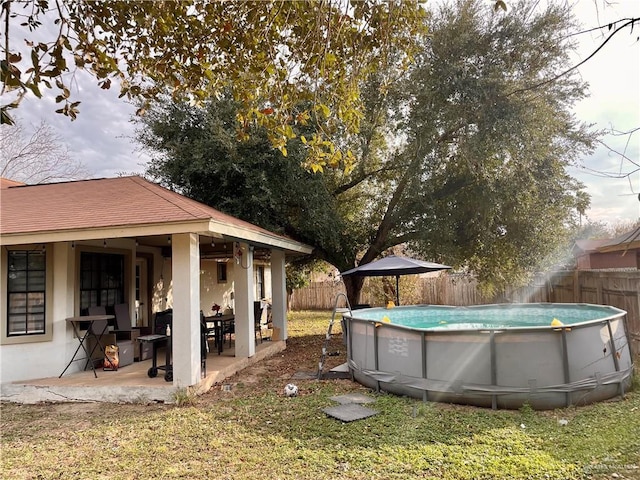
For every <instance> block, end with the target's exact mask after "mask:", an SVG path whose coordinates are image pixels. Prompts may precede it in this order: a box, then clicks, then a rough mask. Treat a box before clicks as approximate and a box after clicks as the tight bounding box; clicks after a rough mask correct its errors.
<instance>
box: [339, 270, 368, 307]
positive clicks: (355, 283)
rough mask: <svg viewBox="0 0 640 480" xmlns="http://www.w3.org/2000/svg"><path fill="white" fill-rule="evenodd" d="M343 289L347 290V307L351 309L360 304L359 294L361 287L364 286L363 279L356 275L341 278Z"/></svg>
mask: <svg viewBox="0 0 640 480" xmlns="http://www.w3.org/2000/svg"><path fill="white" fill-rule="evenodd" d="M342 281H343V282H344V286H345V289H346V290H347V298H348V299H349V305H351V308H353V307H355V306H356V305H358V304H360V293H361V292H362V286H363V285H364V277H359V276H357V275H347V276H345V277H342Z"/></svg>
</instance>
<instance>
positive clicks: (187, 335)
mask: <svg viewBox="0 0 640 480" xmlns="http://www.w3.org/2000/svg"><path fill="white" fill-rule="evenodd" d="M1 206H2V212H1V216H0V227H1V228H0V243H1V244H2V246H3V248H2V253H1V256H0V261H1V265H0V267H1V269H0V275H1V276H2V279H3V281H2V282H1V284H0V295H1V297H0V298H4V299H5V300H3V301H2V302H0V323H1V325H0V327H1V331H0V356H1V358H2V362H0V369H1V371H0V376H1V379H2V385H0V387H1V392H2V394H1V398H2V400H14V399H16V398H18V395H19V393H16V389H18V390H20V388H19V387H17V386H19V385H23V387H22V390H23V391H24V390H25V389H27V387H28V389H29V390H31V391H32V393H33V392H34V391H36V390H37V391H39V392H40V393H39V394H42V392H43V391H45V390H47V391H48V392H49V393H50V394H51V398H53V397H55V396H58V398H59V399H61V400H62V399H65V398H68V399H75V398H76V397H78V398H85V399H91V398H96V399H98V398H102V399H106V398H113V399H114V401H131V400H132V398H135V397H139V398H147V399H149V400H153V401H170V398H171V397H172V396H173V395H174V394H175V392H176V391H177V390H181V389H182V390H188V391H192V392H195V393H199V392H203V391H206V390H207V389H208V388H210V387H211V386H212V385H214V384H216V383H219V382H220V381H222V379H223V378H224V376H228V375H232V374H233V373H235V371H237V370H239V369H241V368H244V366H246V365H248V364H249V362H255V361H257V360H259V359H260V358H264V356H268V355H272V354H273V353H274V352H277V351H280V350H281V349H283V348H284V347H285V344H286V343H285V342H286V339H287V321H286V272H285V264H286V261H287V258H288V257H290V256H297V255H304V254H308V253H310V252H311V248H310V247H309V246H307V245H305V244H303V243H300V242H297V241H295V240H293V239H290V238H288V237H286V236H283V235H280V234H276V233H273V232H270V231H267V230H264V229H262V228H260V227H257V226H255V225H253V224H250V223H247V222H244V221H242V220H239V219H237V218H235V217H231V216H229V215H226V214H223V213H222V212H219V211H218V210H215V209H213V208H211V207H209V206H207V205H203V204H201V203H198V202H196V201H193V200H191V199H189V198H187V197H184V196H182V195H180V194H178V193H176V192H172V191H170V190H167V189H165V188H163V187H161V186H160V185H157V184H154V183H152V182H149V181H147V180H145V179H142V178H140V177H120V178H113V179H97V180H87V181H79V182H64V183H58V184H44V185H32V186H29V185H24V186H11V187H9V188H6V189H3V190H2V205H1ZM22 279H35V280H34V281H31V280H22ZM256 302H261V303H264V304H265V305H266V304H268V305H269V308H270V310H269V312H270V316H269V321H270V324H271V325H270V326H271V327H272V328H273V330H274V331H277V333H278V335H277V336H276V339H277V341H274V342H263V343H260V342H259V339H258V341H256V340H257V335H256V324H255V317H256V314H255V313H254V312H255V303H256ZM212 304H213V305H212ZM116 305H127V306H128V311H129V317H130V320H129V321H128V323H130V325H125V326H126V328H127V329H129V330H131V329H133V330H136V329H137V330H139V335H140V336H144V335H148V334H149V333H154V334H157V333H159V332H155V331H153V332H152V330H153V329H154V318H155V316H156V314H157V313H158V312H161V311H168V310H171V312H172V325H171V345H172V355H171V357H172V379H171V381H170V382H169V383H167V382H165V381H164V379H163V378H162V377H161V376H159V378H147V375H146V372H147V370H148V365H147V366H146V367H145V366H144V364H145V363H147V362H146V360H145V358H142V357H141V359H142V360H143V361H142V362H136V363H133V364H131V365H126V366H124V365H122V368H121V370H118V371H117V372H100V374H99V375H98V378H95V377H94V375H93V372H92V371H91V370H89V371H86V372H85V371H82V370H83V368H82V367H83V364H82V362H78V363H77V364H76V363H74V364H73V365H70V367H71V368H69V369H68V370H66V369H65V365H67V364H68V363H69V362H70V360H72V359H73V358H74V354H73V352H74V351H75V350H76V349H77V347H78V338H79V337H78V335H79V334H80V335H81V334H82V332H76V331H74V329H73V328H71V325H70V324H69V320H72V319H73V318H79V317H82V316H84V315H87V311H88V308H91V307H93V306H106V308H108V309H109V308H113V307H114V306H116ZM216 306H221V307H222V309H223V310H224V311H229V312H230V313H231V314H232V315H233V317H234V319H235V323H234V342H235V343H234V347H233V349H225V352H224V354H223V355H220V356H218V355H217V352H216V354H215V355H213V354H212V353H210V354H209V361H208V362H207V374H206V376H205V375H203V371H202V368H201V350H200V344H201V340H200V337H201V331H200V330H201V329H200V318H201V315H204V316H205V317H210V316H212V315H215V307H216ZM121 329H122V327H121V326H118V325H116V326H115V331H119V330H121ZM113 330H114V327H113V325H110V329H109V333H112V331H113ZM131 341H134V342H135V339H133V338H132V339H131ZM227 358H228V360H227ZM225 362H227V363H225ZM137 363H139V364H137ZM138 371H139V374H136V373H135V372H138ZM60 372H63V373H64V375H63V376H62V378H59V379H58V378H57V376H59V375H60ZM107 378H109V379H111V380H110V381H111V382H114V383H109V384H108V385H106V384H104V385H103V382H107V380H106V379H107ZM84 379H86V382H87V384H86V385H84V384H83V383H82V382H84V381H85V380H84ZM67 382H68V383H67ZM75 382H80V384H76V383H75ZM121 382H123V383H122V385H120V383H121ZM128 387H136V388H137V390H138V391H137V393H136V392H135V391H134V390H131V389H129V390H126V389H127V388H128ZM62 388H66V389H67V390H66V391H61V390H59V389H62ZM69 389H75V390H69ZM91 389H95V390H96V392H94V393H88V391H89V390H91ZM109 389H110V390H112V392H111V393H109V392H108V390H109ZM82 390H84V391H83V392H82ZM103 390H104V391H103ZM39 394H38V395H39ZM36 396H37V395H36ZM51 398H48V400H50V399H51ZM118 398H119V399H121V400H117V399H118Z"/></svg>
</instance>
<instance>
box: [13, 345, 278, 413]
mask: <svg viewBox="0 0 640 480" xmlns="http://www.w3.org/2000/svg"><path fill="white" fill-rule="evenodd" d="M285 347H286V343H285V342H284V341H277V342H272V341H265V342H262V343H258V344H257V345H256V353H255V355H254V356H253V357H251V358H236V357H235V348H234V347H233V346H232V347H231V348H225V350H224V351H223V352H222V354H221V355H218V353H217V352H209V355H208V356H207V364H206V370H207V371H206V376H203V378H202V379H201V381H200V383H199V384H198V385H197V386H194V387H191V389H190V390H191V392H192V393H194V394H198V395H200V394H203V393H205V392H207V391H208V390H210V389H211V388H212V387H213V386H214V385H217V384H222V383H224V380H225V379H227V378H229V377H231V376H233V375H234V374H235V373H237V372H239V371H240V370H243V369H244V368H247V367H248V366H250V365H253V364H254V363H257V362H260V361H262V360H264V359H266V358H268V357H270V356H272V355H275V354H276V353H278V352H281V351H283V350H284V349H285ZM158 359H159V361H160V359H164V353H163V352H159V354H158ZM150 367H151V360H145V361H142V362H134V363H133V364H131V365H127V366H125V367H121V368H119V369H118V370H117V371H103V370H102V369H96V373H97V375H98V378H95V377H94V375H93V371H91V370H87V371H83V372H77V373H72V374H65V375H64V376H63V377H62V378H58V377H52V378H39V379H33V380H26V381H20V382H13V383H3V384H0V401H3V402H14V403H25V404H32V403H41V402H112V403H149V402H163V403H173V402H174V401H175V395H176V392H177V390H178V388H176V387H175V386H174V385H173V384H172V382H166V381H165V380H164V373H165V372H164V370H160V371H159V372H158V376H157V377H154V378H150V377H149V376H148V375H147V371H148V370H149V368H150Z"/></svg>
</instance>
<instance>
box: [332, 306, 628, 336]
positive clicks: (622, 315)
mask: <svg viewBox="0 0 640 480" xmlns="http://www.w3.org/2000/svg"><path fill="white" fill-rule="evenodd" d="M526 306H529V307H526ZM540 306H543V308H552V307H554V306H555V307H565V308H566V307H567V306H577V307H595V308H598V309H602V310H607V309H608V310H612V311H614V312H613V313H612V314H611V315H608V316H604V317H599V318H595V319H591V320H585V321H581V322H576V323H567V324H563V325H551V324H549V325H538V326H534V325H530V326H497V327H481V328H450V329H448V328H446V327H444V326H442V327H441V326H438V327H415V326H407V325H400V324H397V323H393V322H383V321H382V320H373V319H370V318H358V317H356V316H355V314H356V313H357V312H360V311H372V310H376V311H392V310H393V309H395V308H419V307H421V308H432V309H433V308H435V309H455V310H472V309H473V310H475V309H483V308H484V309H494V308H495V307H498V309H500V308H504V309H507V308H513V307H524V308H525V309H526V308H535V307H540ZM627 313H628V312H627V311H626V310H622V309H620V308H618V307H614V306H612V305H600V304H594V303H559V302H553V303H547V302H534V303H491V304H481V305H459V306H458V305H435V304H418V305H398V306H396V307H393V308H391V309H388V308H386V307H370V308H363V309H357V310H353V309H351V310H349V309H346V311H343V312H341V315H342V316H343V317H349V318H350V319H351V320H357V321H360V322H369V323H372V324H378V323H380V324H384V325H385V326H387V327H392V328H399V329H402V330H409V331H417V332H427V333H430V334H433V333H465V332H466V333H469V332H501V331H532V330H533V331H537V330H541V331H546V330H559V329H564V328H568V329H571V328H579V327H581V326H585V325H591V324H594V323H599V322H607V321H610V320H615V319H623V321H626V316H627ZM625 323H626V322H625ZM625 326H626V325H625ZM627 333H628V332H627Z"/></svg>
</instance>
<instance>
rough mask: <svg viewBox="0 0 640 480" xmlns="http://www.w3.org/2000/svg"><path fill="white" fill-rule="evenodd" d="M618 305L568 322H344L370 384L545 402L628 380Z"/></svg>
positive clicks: (461, 398) (453, 396)
mask: <svg viewBox="0 0 640 480" xmlns="http://www.w3.org/2000/svg"><path fill="white" fill-rule="evenodd" d="M563 306H566V304H563ZM485 307H486V306H485ZM611 308H612V307H611ZM616 311H618V312H620V313H619V314H617V315H614V316H609V317H608V318H606V319H603V320H592V321H589V322H584V323H581V324H578V325H572V326H564V327H562V328H551V327H531V328H521V327H520V328H516V329H505V328H501V329H482V330H464V331H462V330H419V329H411V328H406V327H401V326H396V325H393V324H390V323H382V322H377V321H372V320H362V319H358V318H354V317H351V316H349V315H345V316H344V317H343V322H344V324H343V326H344V328H345V331H346V332H347V335H346V339H347V357H348V365H349V368H350V371H351V373H352V375H353V377H354V379H355V380H357V381H358V382H360V383H362V384H363V385H366V386H368V387H370V388H375V389H376V390H385V391H388V392H391V393H396V394H400V395H408V396H412V397H417V398H422V399H423V400H425V401H438V402H448V403H462V404H469V405H477V406H482V407H492V408H512V409H513V408H519V407H521V406H522V405H523V404H525V403H528V404H529V405H531V406H532V407H533V408H535V409H543V410H544V409H553V408H558V407H564V406H569V405H584V404H588V403H592V402H596V401H601V400H605V399H608V398H611V397H614V396H617V395H621V394H624V392H625V390H626V389H628V388H629V386H630V384H631V380H632V374H633V362H632V358H631V353H630V349H629V341H628V335H627V329H626V312H624V311H622V310H617V309H616ZM353 315H354V316H356V315H358V311H354V312H353Z"/></svg>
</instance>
